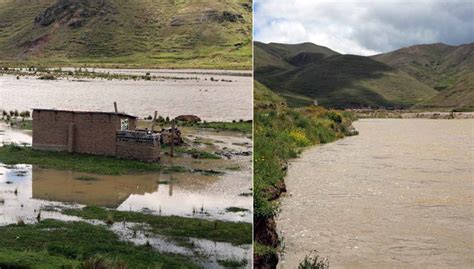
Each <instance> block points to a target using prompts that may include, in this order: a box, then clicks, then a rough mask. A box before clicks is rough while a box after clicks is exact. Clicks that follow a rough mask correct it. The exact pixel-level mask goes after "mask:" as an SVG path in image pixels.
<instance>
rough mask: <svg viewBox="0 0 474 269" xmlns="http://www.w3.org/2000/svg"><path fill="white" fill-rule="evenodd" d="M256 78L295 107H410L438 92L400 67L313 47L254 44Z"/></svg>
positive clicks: (312, 45)
mask: <svg viewBox="0 0 474 269" xmlns="http://www.w3.org/2000/svg"><path fill="white" fill-rule="evenodd" d="M255 78H256V79H257V80H258V81H259V82H261V83H263V84H264V85H266V86H268V87H269V88H271V89H273V90H275V91H276V92H277V93H279V94H280V95H281V96H283V97H285V98H286V99H287V101H288V103H289V104H290V105H293V106H299V105H306V104H310V103H312V102H313V99H317V100H318V102H319V103H320V104H321V105H324V106H327V107H336V108H358V107H369V106H370V107H400V108H403V107H405V108H406V107H411V106H413V105H415V104H417V103H420V102H422V101H424V100H427V99H429V98H432V97H434V96H435V95H436V94H437V92H436V91H435V90H434V89H433V88H432V87H430V86H428V85H426V84H424V83H422V82H420V81H418V80H416V79H414V78H413V77H411V76H409V75H408V74H406V73H405V72H403V71H402V70H399V69H398V68H396V67H393V66H391V65H388V64H385V63H383V62H380V61H377V60H375V59H372V58H370V57H364V56H356V55H342V54H339V53H337V52H335V51H333V50H331V49H329V48H326V47H322V46H318V45H315V44H312V43H302V44H295V45H287V44H278V43H269V44H265V43H261V42H255Z"/></svg>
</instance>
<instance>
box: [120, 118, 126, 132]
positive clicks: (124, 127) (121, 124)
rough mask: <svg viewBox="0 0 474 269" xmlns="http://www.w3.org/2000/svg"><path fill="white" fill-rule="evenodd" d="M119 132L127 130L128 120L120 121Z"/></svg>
mask: <svg viewBox="0 0 474 269" xmlns="http://www.w3.org/2000/svg"><path fill="white" fill-rule="evenodd" d="M120 130H128V119H120Z"/></svg>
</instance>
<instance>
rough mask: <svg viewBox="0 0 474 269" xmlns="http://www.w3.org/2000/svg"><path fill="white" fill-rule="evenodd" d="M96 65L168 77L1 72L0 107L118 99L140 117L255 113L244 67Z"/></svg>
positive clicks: (99, 106) (77, 106)
mask: <svg viewBox="0 0 474 269" xmlns="http://www.w3.org/2000/svg"><path fill="white" fill-rule="evenodd" d="M65 70H66V69H65ZM95 71H96V72H109V73H116V74H127V75H142V76H144V75H145V74H146V73H150V74H151V75H152V76H164V77H168V78H166V79H162V80H159V81H155V80H153V81H145V80H139V81H133V80H103V79H84V80H82V79H81V80H73V79H72V78H70V79H64V78H62V79H58V80H54V81H51V80H39V79H37V78H36V77H34V76H22V77H20V79H17V78H16V77H15V76H12V75H3V76H2V75H0V96H1V97H0V110H1V109H4V110H7V111H9V110H15V109H17V110H19V111H22V110H31V109H32V108H56V109H73V110H86V111H89V110H92V111H94V110H99V111H113V109H114V107H113V102H114V101H117V103H118V106H119V110H120V111H123V112H127V113H130V114H133V115H136V116H139V117H146V116H148V115H153V112H154V111H155V110H156V111H158V114H159V115H161V116H163V117H166V116H169V117H176V116H179V115H183V114H193V115H197V116H199V117H201V118H202V119H203V120H207V121H232V120H239V119H244V120H249V119H251V118H252V98H251V96H252V77H250V76H242V72H236V71H234V72H230V71H228V72H222V71H220V72H218V71H199V70H180V71H173V70H129V69H122V70H121V69H97V70H95ZM213 72H216V73H213ZM211 77H212V81H211ZM173 78H178V79H173Z"/></svg>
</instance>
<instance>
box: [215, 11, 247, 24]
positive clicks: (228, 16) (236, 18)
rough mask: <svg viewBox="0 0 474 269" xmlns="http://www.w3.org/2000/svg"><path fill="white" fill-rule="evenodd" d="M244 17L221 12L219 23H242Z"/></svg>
mask: <svg viewBox="0 0 474 269" xmlns="http://www.w3.org/2000/svg"><path fill="white" fill-rule="evenodd" d="M243 19H244V17H243V16H242V15H240V14H236V13H232V12H230V11H224V12H222V16H220V21H221V22H225V21H228V22H238V21H243Z"/></svg>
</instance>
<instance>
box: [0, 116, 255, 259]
mask: <svg viewBox="0 0 474 269" xmlns="http://www.w3.org/2000/svg"><path fill="white" fill-rule="evenodd" d="M185 135H186V137H185V139H186V140H187V141H192V140H193V139H200V140H203V139H206V141H213V142H215V144H216V145H218V147H220V148H226V149H227V150H228V151H232V150H234V151H239V152H246V151H250V150H251V140H250V138H248V137H246V136H244V135H238V134H234V135H228V134H224V133H219V134H216V133H213V132H209V131H205V130H203V131H200V132H197V133H193V134H185ZM7 143H16V144H26V145H29V144H31V132H28V131H26V132H25V131H19V130H14V129H11V128H9V127H8V126H7V125H6V124H4V123H2V122H0V146H1V145H2V144H7ZM162 163H163V165H172V164H176V165H183V164H185V165H188V166H190V167H194V168H203V169H205V168H208V167H207V166H208V164H206V161H205V160H193V159H190V158H184V157H181V158H179V157H176V158H174V159H170V158H168V159H167V158H163V160H162ZM213 169H216V170H219V171H223V173H222V174H217V175H206V174H200V173H190V172H187V173H166V172H160V173H144V174H133V175H120V176H104V175H93V174H85V173H79V172H73V171H58V170H53V169H42V168H39V167H37V166H32V165H24V164H21V165H5V164H2V163H0V225H8V224H12V223H17V222H18V221H19V220H21V221H23V222H25V223H35V222H36V217H37V215H38V213H39V212H40V210H41V217H42V218H43V219H44V218H54V219H60V220H65V221H69V220H73V221H75V220H81V219H79V218H77V217H71V216H67V215H63V214H61V213H60V212H59V211H57V210H55V209H57V208H59V209H61V208H77V207H82V206H85V205H97V206H103V207H107V208H112V209H117V210H124V211H129V210H130V211H137V212H144V213H147V214H154V215H175V216H183V217H194V218H204V219H219V220H225V221H239V222H251V221H252V197H251V196H249V193H251V186H252V176H251V156H250V155H234V156H232V157H231V158H230V159H229V160H228V159H223V160H216V161H214V162H213ZM81 178H88V179H89V180H82V179H81ZM229 207H238V208H241V209H242V210H243V211H240V212H230V211H228V210H226V209H227V208H229ZM51 209H52V210H51ZM96 223H97V221H96ZM98 223H100V222H98ZM134 225H138V226H139V225H140V224H133V223H127V224H123V225H122V224H121V223H120V224H119V223H117V224H114V225H113V226H112V227H111V229H112V230H113V231H114V232H116V233H117V234H118V235H119V236H121V237H122V238H123V239H124V240H128V241H132V242H135V243H137V244H140V245H143V244H145V243H146V242H148V243H150V244H151V245H152V246H154V247H155V248H156V249H158V250H160V251H162V252H171V253H178V254H182V255H190V256H193V255H195V254H196V253H199V254H200V255H204V256H205V257H207V259H204V260H199V263H201V264H202V265H203V266H204V267H206V268H221V266H220V265H219V264H218V263H217V260H218V259H239V260H241V259H247V260H248V261H249V262H248V264H247V267H248V268H250V264H251V262H250V259H251V255H252V253H251V251H252V249H251V246H250V245H241V246H234V245H231V244H229V243H223V242H213V241H209V240H203V239H196V238H189V240H191V241H192V242H193V245H194V246H195V249H188V248H186V247H183V246H179V245H177V244H175V243H173V241H172V240H171V241H170V240H169V239H168V238H166V237H163V236H155V235H150V234H146V233H140V232H139V233H138V234H137V233H136V232H133V231H135V230H136V229H134Z"/></svg>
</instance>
